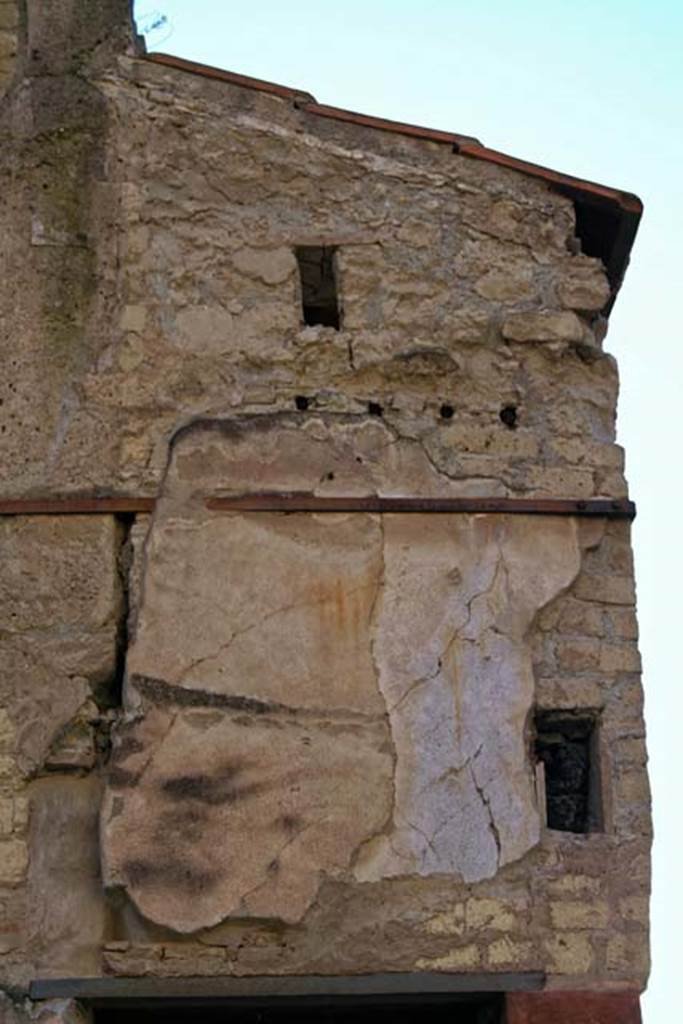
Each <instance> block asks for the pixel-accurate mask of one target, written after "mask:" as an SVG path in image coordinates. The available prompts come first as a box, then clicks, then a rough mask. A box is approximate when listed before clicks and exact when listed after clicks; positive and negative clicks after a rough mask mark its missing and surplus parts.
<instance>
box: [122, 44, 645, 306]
mask: <svg viewBox="0 0 683 1024" xmlns="http://www.w3.org/2000/svg"><path fill="white" fill-rule="evenodd" d="M141 59H142V60H145V61H149V62H151V63H153V64H160V65H163V66H165V67H169V68H174V69H176V70H178V71H184V72H187V73H189V74H194V75H201V76H203V77H204V78H212V79H215V80H217V81H221V82H227V83H229V84H231V85H236V86H240V87H241V88H244V89H253V90H255V91H257V92H264V93H269V94H270V95H273V96H278V97H280V98H281V99H284V100H287V101H288V102H290V103H291V104H292V105H293V106H294V107H296V108H297V109H298V110H301V111H302V112H304V113H306V114H312V115H314V116H317V117H321V118H331V119H333V120H336V121H342V122H346V123H347V124H355V125H358V126H360V127H364V128H372V129H375V130H377V131H385V132H394V133H395V134H398V135H405V136H409V137H411V138H415V139H423V140H425V141H428V142H436V143H441V144H442V145H447V146H450V147H451V150H452V151H453V152H454V153H457V154H458V155H459V156H464V157H469V158H470V159H472V160H483V161H485V162H486V163H490V164H496V165H497V166H499V167H506V168H508V169H509V170H512V171H517V172H519V173H520V174H525V175H527V176H528V177H531V178H538V179H541V180H542V181H545V182H546V183H547V185H548V187H549V188H550V189H552V190H553V191H555V192H558V193H560V194H561V195H564V196H566V197H567V198H568V199H570V200H571V201H572V202H573V203H574V207H575V210H576V232H577V237H578V238H579V239H580V241H581V247H582V250H583V252H585V253H586V254H587V255H589V256H596V257H598V258H599V259H601V260H602V262H603V263H604V265H605V269H606V271H607V276H608V278H609V282H610V285H611V295H610V299H609V301H608V303H607V305H606V306H605V309H604V310H603V313H604V314H605V315H608V314H609V312H610V310H611V308H612V306H613V304H614V300H615V299H616V296H617V292H618V291H619V288H620V286H621V283H622V280H623V278H624V274H625V272H626V268H627V266H628V262H629V258H630V253H631V248H632V247H633V242H634V239H635V236H636V232H637V230H638V225H639V223H640V218H641V216H642V213H643V204H642V202H641V200H640V199H639V198H638V196H636V195H634V194H633V193H632V192H624V191H622V190H621V189H616V188H611V187H609V186H608V185H601V184H599V183H597V182H594V181H587V180H585V179H583V178H577V177H575V176H574V175H571V174H564V173H563V172H561V171H556V170H553V169H552V168H549V167H543V166H542V165H541V164H535V163H530V162H529V161H528V160H520V159H519V158H518V157H514V156H510V155H509V154H507V153H501V152H499V151H498V150H495V149H489V148H488V147H486V146H483V145H482V144H481V142H479V140H478V139H476V138H473V137H472V136H471V135H461V134H459V133H457V132H447V131H440V130H438V129H434V128H424V127H421V126H419V125H413V124H407V123H404V122H402V121H392V120H389V119H387V118H383V117H373V116H371V115H369V114H359V113H356V112H355V111H352V110H344V109H343V108H341V107H333V106H329V105H327V104H322V103H318V102H317V101H316V99H315V97H314V96H312V95H311V93H308V92H305V91H302V90H301V89H294V88H291V87H289V86H285V85H278V84H277V83H275V82H268V81H265V80H263V79H260V78H252V77H250V76H249V75H241V74H237V73H236V72H233V71H225V70H223V69H222V68H215V67H210V66H209V65H206V64H198V63H196V62H194V61H189V60H184V59H183V58H181V57H174V56H172V55H171V54H167V53H149V54H145V55H144V56H143V57H142V58H141Z"/></svg>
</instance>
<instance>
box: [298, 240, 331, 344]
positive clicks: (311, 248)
mask: <svg viewBox="0 0 683 1024" xmlns="http://www.w3.org/2000/svg"><path fill="white" fill-rule="evenodd" d="M336 252H337V250H336V249H335V248H334V247H332V246H325V245H300V246H298V248H297V249H296V250H295V254H296V259H297V263H298V264H299V274H300V277H301V304H302V307H303V317H304V323H305V324H307V325H308V326H309V327H315V326H317V325H320V326H322V327H334V329H335V330H336V331H338V330H339V325H340V320H341V317H340V312H339V296H338V294H337V276H336V267H335V263H336Z"/></svg>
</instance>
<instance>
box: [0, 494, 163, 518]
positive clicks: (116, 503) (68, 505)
mask: <svg viewBox="0 0 683 1024" xmlns="http://www.w3.org/2000/svg"><path fill="white" fill-rule="evenodd" d="M155 504H156V499H155V498H99V497H90V498H88V497H78V496H75V497H73V498H0V516H70V515H107V514H109V515H117V514H119V515H120V514H123V513H136V512H153V511H154V505H155Z"/></svg>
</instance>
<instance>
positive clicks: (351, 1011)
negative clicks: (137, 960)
mask: <svg viewBox="0 0 683 1024" xmlns="http://www.w3.org/2000/svg"><path fill="white" fill-rule="evenodd" d="M183 1002H184V1001H182V1000H179V1001H174V1002H173V1003H171V1002H170V1001H169V1002H167V1001H166V1000H164V1001H163V1005H157V1006H139V1007H135V1006H129V1005H128V1006H118V1007H112V1006H109V1007H106V1008H104V1009H96V1010H95V1012H94V1024H423V1022H424V1019H425V1015H426V1014H428V1015H429V1024H503V1021H504V1016H503V997H502V996H501V995H479V994H467V995H462V996H460V995H459V996H457V997H453V998H448V999H439V1000H438V1001H435V1000H434V999H433V998H430V997H429V996H427V997H425V998H424V999H420V998H419V997H418V998H414V997H409V998H403V999H400V1000H398V999H393V1000H384V999H382V1000H381V1001H380V1000H377V999H369V1000H363V1001H361V1002H359V1001H357V1000H353V999H344V998H343V997H342V998H338V999H329V1000H322V999H312V1000H306V999H287V1000H278V1001H275V1002H268V1003H266V1002H261V1001H260V1000H259V1001H258V1002H256V1003H253V1002H250V1003H248V1004H247V1003H245V1002H242V1001H237V1002H236V1001H235V1000H226V1001H225V1002H224V1003H222V1004H221V1005H216V1004H215V1003H211V1004H208V1005H207V1004H203V1005H202V1003H192V1004H190V1005H182V1004H183Z"/></svg>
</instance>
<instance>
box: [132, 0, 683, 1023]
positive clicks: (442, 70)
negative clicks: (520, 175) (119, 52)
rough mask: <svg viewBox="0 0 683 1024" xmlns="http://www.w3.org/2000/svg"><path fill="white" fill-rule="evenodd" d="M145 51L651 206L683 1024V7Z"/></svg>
mask: <svg viewBox="0 0 683 1024" xmlns="http://www.w3.org/2000/svg"><path fill="white" fill-rule="evenodd" d="M136 15H137V17H138V20H139V22H140V24H141V25H142V26H143V27H144V25H149V24H151V23H152V22H154V21H155V20H157V17H158V16H161V15H165V16H166V17H167V19H168V23H169V24H168V27H161V28H158V29H153V30H152V31H151V32H150V34H149V38H148V47H149V49H160V50H164V51H166V52H168V53H175V54H177V55H179V56H182V57H186V58H188V59H191V60H197V61H201V62H203V63H206V64H214V65H217V66H219V67H223V68H228V69H229V70H232V71H239V72H242V73H244V74H248V75H254V76H256V77H259V78H267V79H270V80H272V81H275V82H281V83H283V84H285V85H291V86H298V87H300V88H302V89H305V90H307V91H309V92H312V93H313V94H314V95H315V96H316V98H317V99H318V101H319V102H321V103H331V104H334V105H336V106H341V107H347V108H350V109H352V110H358V111H362V112H364V113H370V114H376V115H379V116H385V117H389V118H394V119H396V120H403V121H410V122H413V123H415V124H421V125H426V126H428V127H434V128H443V129H446V130H451V131H455V132H460V133H462V134H471V135H474V136H476V137H477V138H479V139H480V140H481V141H482V142H483V143H484V144H485V145H487V146H490V147H491V148H494V149H501V150H503V151H505V152H508V153H512V154H514V155H515V156H519V157H523V158H525V159H528V160H531V161H535V162H537V163H541V164H545V165H547V166H550V167H554V168H557V169H559V170H562V171H566V172H568V173H570V174H575V175H579V176H582V177H585V178H589V179H591V180H594V181H599V182H603V183H605V184H608V185H612V186H615V187H618V188H623V189H625V190H627V191H630V192H635V193H637V194H638V195H639V196H640V197H641V199H642V200H643V201H644V203H645V215H644V218H643V221H642V224H641V228H640V231H639V234H638V237H637V238H636V242H635V246H634V250H633V256H632V262H631V266H630V268H629V270H628V272H627V275H626V280H625V284H624V287H623V289H622V291H621V293H620V295H619V298H618V300H617V303H616V306H615V308H614V311H613V313H612V316H611V322H610V330H609V334H608V337H607V341H606V347H607V348H608V349H609V351H610V352H612V353H613V354H614V355H615V356H616V357H617V359H618V361H619V366H620V370H621V399H620V405H619V441H620V443H621V444H622V445H624V446H625V448H626V455H627V463H626V467H627V476H628V480H629V484H630V489H631V497H632V498H634V499H635V501H636V502H637V504H638V518H637V520H636V523H635V527H634V540H635V550H636V572H637V581H638V606H639V617H640V626H641V650H642V653H643V659H644V684H645V691H646V702H647V704H646V716H647V724H648V739H649V748H650V771H651V780H652V784H653V790H654V801H655V804H654V809H655V829H656V843H655V856H654V891H653V903H652V915H653V916H652V923H653V949H652V952H653V973H652V978H651V982H650V988H649V990H648V993H647V995H646V996H645V999H644V1010H645V1024H673V1021H674V1019H675V1018H674V1014H675V1012H676V1011H675V1010H674V1007H675V1005H676V1003H677V989H678V971H679V970H680V966H679V961H680V947H679V945H678V944H679V942H680V941H681V935H682V934H683V932H682V930H681V916H682V914H683V898H682V893H683V870H681V869H682V868H683V863H682V861H681V855H680V848H679V844H680V843H681V842H683V828H682V826H681V802H682V801H681V796H680V787H681V783H682V781H683V780H682V779H681V775H680V774H679V773H680V768H679V766H678V763H677V762H676V760H675V756H676V751H678V752H679V753H682V754H683V751H682V749H681V748H682V746H683V733H682V731H681V726H680V718H681V717H682V716H683V697H682V696H681V695H680V691H679V689H678V687H679V685H681V683H680V661H681V658H680V653H679V650H680V649H679V647H678V641H679V636H678V633H679V630H680V631H681V634H682V635H683V622H682V621H681V618H682V614H681V613H682V612H683V600H682V599H681V588H682V587H683V582H682V581H683V558H682V557H681V550H682V544H681V541H680V539H679V535H678V533H679V531H678V518H679V516H680V515H681V514H683V486H682V484H681V478H682V476H683V469H682V467H681V463H682V462H683V452H682V451H681V447H682V442H683V431H682V430H681V422H682V421H683V389H682V381H683V344H682V342H683V339H682V338H681V327H680V312H679V311H680V309H681V308H682V304H681V300H682V298H683V279H682V275H681V271H680V266H681V263H682V262H683V260H682V257H681V246H682V245H683V215H682V213H681V211H682V209H683V201H682V196H681V176H682V168H683V3H681V0H649V2H648V0H507V2H505V0H487V2H486V3H483V2H481V0H479V2H477V0H363V2H361V0H342V2H341V3H327V4H326V3H321V2H320V0H316V2H313V0H288V2H287V0H259V2H254V3H251V4H245V3H244V2H242V3H236V2H232V3H231V2H229V0H151V2H146V0H137V3H136Z"/></svg>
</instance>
